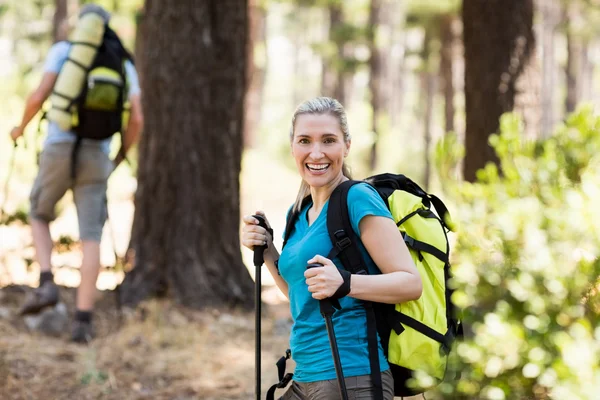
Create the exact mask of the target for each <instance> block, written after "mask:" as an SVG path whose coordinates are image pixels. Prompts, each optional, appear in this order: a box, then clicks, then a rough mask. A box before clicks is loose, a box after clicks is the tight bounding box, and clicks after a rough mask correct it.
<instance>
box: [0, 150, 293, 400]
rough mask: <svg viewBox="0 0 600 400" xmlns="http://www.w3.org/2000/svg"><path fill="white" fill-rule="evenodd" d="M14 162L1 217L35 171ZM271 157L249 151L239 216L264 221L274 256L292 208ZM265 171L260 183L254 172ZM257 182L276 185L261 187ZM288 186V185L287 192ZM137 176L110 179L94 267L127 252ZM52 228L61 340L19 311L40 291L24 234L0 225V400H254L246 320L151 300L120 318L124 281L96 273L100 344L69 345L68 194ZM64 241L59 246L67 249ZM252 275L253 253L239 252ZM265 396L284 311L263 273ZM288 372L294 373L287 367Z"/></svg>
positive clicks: (72, 264) (282, 334) (74, 255)
mask: <svg viewBox="0 0 600 400" xmlns="http://www.w3.org/2000/svg"><path fill="white" fill-rule="evenodd" d="M21 156H22V158H23V159H19V160H17V161H18V163H17V168H16V171H17V175H15V176H13V177H12V179H11V181H10V185H8V188H9V190H10V192H9V193H8V196H7V197H8V201H7V202H6V209H7V210H9V211H12V212H14V211H15V210H17V209H19V208H21V207H23V205H25V206H26V204H27V197H28V194H29V190H30V188H31V181H32V179H33V177H34V175H35V171H29V170H28V169H26V168H29V167H28V166H30V164H31V163H30V161H31V160H29V158H31V157H30V156H28V155H27V154H22V155H21ZM266 160H267V158H265V157H263V156H261V155H259V154H256V153H254V152H246V156H245V161H244V163H245V167H244V169H243V170H242V178H241V182H242V194H241V197H242V201H241V213H242V215H246V214H250V213H254V212H255V211H256V210H257V209H260V210H265V211H267V215H268V216H269V220H270V222H271V224H272V226H273V228H274V229H275V231H276V244H277V245H278V247H280V246H281V239H280V236H281V232H282V231H283V227H284V224H285V221H284V219H285V211H286V210H287V207H289V205H290V204H291V203H292V202H293V200H294V198H295V192H296V189H297V177H296V176H295V174H294V172H293V171H291V170H290V169H286V168H281V165H276V164H273V165H265V162H266ZM256 171H261V173H260V174H258V173H255V172H256ZM264 182H280V184H278V185H265V184H264ZM286 185H287V186H286ZM135 187H136V182H135V178H133V177H132V176H131V173H130V172H128V171H127V170H126V169H123V168H119V170H117V171H116V172H115V173H114V174H113V176H111V179H110V181H109V190H108V202H109V215H110V220H109V221H108V223H107V224H106V225H105V231H104V236H103V241H102V246H101V253H102V254H101V261H102V264H103V265H104V266H106V267H110V266H112V265H114V263H115V256H114V254H115V252H116V253H117V254H123V253H124V252H125V250H126V248H127V245H128V243H129V233H130V228H131V224H132V222H133V194H134V192H135ZM58 210H59V218H58V219H57V220H56V221H55V222H54V223H53V224H52V226H51V232H52V236H53V239H54V241H55V242H59V243H62V244H61V245H59V246H58V247H57V248H55V252H54V254H53V264H54V266H55V268H54V275H55V281H56V282H57V284H58V285H59V286H60V290H61V302H62V304H63V305H64V306H66V307H64V309H66V312H67V313H68V317H69V318H68V323H67V324H66V326H65V327H64V329H63V330H62V331H61V333H60V334H59V336H58V337H53V336H48V335H44V334H42V333H40V332H39V331H37V330H35V329H32V328H31V325H28V323H27V321H26V319H24V318H23V317H20V316H18V314H17V310H18V307H19V306H20V304H21V303H22V301H23V299H24V296H25V293H26V292H27V291H30V290H32V288H34V287H36V286H37V280H38V276H39V269H38V267H37V264H36V263H35V262H33V261H32V260H33V258H34V252H33V248H32V242H31V234H30V231H29V228H28V227H27V225H24V224H22V223H19V222H16V223H13V224H10V225H0V399H1V400H13V399H14V400H21V399H22V400H31V399H35V400H37V399H40V400H80V399H81V400H86V399H106V400H129V399H136V400H137V399H157V400H161V399H168V400H188V399H189V400H191V399H206V400H227V399H232V400H233V399H235V400H238V399H239V400H242V399H244V400H246V399H254V398H255V397H254V391H255V369H254V364H255V334H254V324H255V320H254V318H255V317H254V312H253V311H249V312H248V311H246V312H243V311H240V310H229V311H225V310H211V309H206V310H202V311H198V310H191V309H187V308H184V307H181V306H179V305H177V304H175V303H174V302H173V301H172V300H170V299H154V300H149V301H147V302H144V303H142V304H140V306H139V307H137V308H136V309H135V310H119V309H118V308H117V300H116V296H115V292H114V290H113V289H114V288H115V286H116V285H118V283H119V282H120V281H121V280H122V279H123V274H122V273H119V272H116V271H114V270H111V269H110V268H103V270H102V271H101V273H100V276H99V279H98V284H97V286H98V289H99V291H98V294H99V298H98V302H97V306H96V313H95V316H94V322H95V326H96V331H97V338H96V339H95V340H94V341H92V343H91V344H90V345H77V344H73V343H70V342H69V333H70V323H71V320H72V315H73V313H74V310H75V291H76V289H75V288H76V287H77V285H78V284H79V263H80V252H79V248H78V245H77V243H76V242H74V243H69V238H73V239H76V238H77V222H76V212H75V207H74V206H73V204H72V200H71V198H70V195H67V196H65V198H64V199H63V201H62V202H61V203H59V206H58ZM63 239H67V240H63ZM241 251H242V256H243V258H244V262H245V264H246V265H247V267H248V271H249V274H250V275H251V276H252V277H254V267H253V266H252V252H251V251H249V250H247V249H245V248H242V249H241ZM263 301H264V305H263V309H262V311H263V312H262V316H263V319H262V354H261V360H262V373H261V376H262V394H263V396H262V398H264V396H265V394H266V392H267V389H268V388H269V387H270V386H271V385H272V384H274V383H276V381H277V369H276V366H275V362H276V361H277V360H278V359H279V358H280V357H281V356H282V355H283V354H284V353H285V350H286V349H287V348H288V337H289V328H290V318H289V307H288V306H289V305H288V303H287V302H286V301H285V300H284V299H283V298H282V295H281V294H280V293H278V290H277V289H276V288H275V287H274V286H273V281H272V279H271V278H270V276H269V274H268V272H266V269H265V268H263ZM289 368H290V369H289V371H293V362H290V365H289Z"/></svg>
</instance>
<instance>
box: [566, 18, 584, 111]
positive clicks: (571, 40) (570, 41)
mask: <svg viewBox="0 0 600 400" xmlns="http://www.w3.org/2000/svg"><path fill="white" fill-rule="evenodd" d="M582 52H583V46H582V42H581V40H580V39H579V38H578V37H577V35H576V34H574V33H573V32H572V30H571V29H570V28H567V66H566V68H565V75H566V81H567V82H566V86H567V97H566V99H565V111H566V112H567V113H572V112H573V111H575V107H577V103H579V101H580V99H581V92H580V90H579V84H578V83H579V82H580V79H579V66H580V65H581V59H582Z"/></svg>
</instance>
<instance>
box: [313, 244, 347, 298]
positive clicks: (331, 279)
mask: <svg viewBox="0 0 600 400" xmlns="http://www.w3.org/2000/svg"><path fill="white" fill-rule="evenodd" d="M314 263H319V264H323V266H322V267H319V268H309V269H307V270H306V271H304V277H305V278H306V284H307V285H308V291H309V292H311V293H312V297H313V298H314V299H317V300H323V299H326V298H328V297H331V296H333V294H334V293H335V292H336V291H337V290H338V288H339V287H340V286H341V285H342V283H344V279H343V278H342V275H340V271H339V270H338V269H337V267H336V266H335V264H334V263H333V261H331V260H330V259H328V258H325V257H323V256H320V255H318V254H317V255H316V256H314V257H313V258H311V259H310V260H308V264H314Z"/></svg>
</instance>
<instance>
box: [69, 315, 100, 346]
mask: <svg viewBox="0 0 600 400" xmlns="http://www.w3.org/2000/svg"><path fill="white" fill-rule="evenodd" d="M94 336H95V335H94V327H93V326H92V323H91V322H84V321H74V322H73V329H72V330H71V341H72V342H75V343H83V344H87V343H89V342H91V341H92V339H93V338H94Z"/></svg>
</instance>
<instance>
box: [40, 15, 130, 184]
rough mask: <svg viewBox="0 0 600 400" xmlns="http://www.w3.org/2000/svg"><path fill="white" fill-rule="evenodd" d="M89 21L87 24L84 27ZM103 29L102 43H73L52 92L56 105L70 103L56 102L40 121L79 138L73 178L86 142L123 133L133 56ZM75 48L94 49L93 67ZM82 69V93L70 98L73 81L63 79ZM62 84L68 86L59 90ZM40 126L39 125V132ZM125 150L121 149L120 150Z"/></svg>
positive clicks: (113, 36)
mask: <svg viewBox="0 0 600 400" xmlns="http://www.w3.org/2000/svg"><path fill="white" fill-rule="evenodd" d="M87 22H88V21H84V22H82V24H83V23H87ZM92 22H93V21H92ZM83 28H85V26H83ZM102 29H103V33H102V40H101V42H100V43H99V44H94V43H93V42H91V41H90V42H85V41H72V42H71V43H72V48H71V50H70V52H69V57H68V58H67V61H66V62H65V65H64V66H63V70H61V72H60V74H59V78H58V79H57V83H56V84H55V87H54V89H53V93H52V95H53V97H54V99H55V102H60V103H61V104H65V103H66V105H64V106H58V105H57V104H54V102H53V105H52V108H51V109H50V110H49V111H48V112H47V113H44V114H43V115H42V118H41V119H40V125H41V122H42V120H43V119H45V118H48V119H50V120H52V121H55V122H57V123H58V124H59V126H61V127H62V128H63V129H65V128H68V129H70V130H71V131H73V132H74V133H75V134H76V135H77V140H76V141H75V145H74V146H73V151H72V156H71V177H72V178H75V174H76V165H77V155H78V151H79V148H80V147H81V141H82V140H83V139H92V140H104V139H108V138H110V137H111V136H112V135H114V134H115V133H118V132H119V133H121V134H122V127H123V113H124V111H125V103H126V100H127V97H126V96H127V90H128V85H127V75H126V72H125V62H126V61H127V60H129V61H130V62H132V63H133V57H132V56H131V54H130V53H129V52H128V51H127V49H125V47H124V46H123V44H122V43H121V40H120V39H119V37H118V36H117V34H116V33H115V32H114V31H113V30H112V29H110V27H109V26H108V25H106V24H105V25H104V26H103V27H102ZM88 30H89V29H88ZM84 34H85V32H84ZM73 46H79V47H81V46H83V47H88V48H92V49H93V51H95V55H94V56H93V61H92V62H91V64H89V63H88V64H86V65H87V66H86V65H84V64H82V63H81V62H79V61H77V59H76V56H75V55H74V54H71V53H72V52H73V51H74V48H73ZM79 50H80V49H79ZM82 54H85V53H82V52H81V51H79V52H78V55H79V57H82ZM92 54H93V53H92ZM88 60H89V59H88ZM73 68H75V69H73ZM77 69H78V70H79V71H77ZM82 70H83V72H84V75H83V84H81V86H80V87H81V90H79V92H78V93H73V94H72V95H70V96H69V95H66V94H65V93H70V92H69V90H72V88H70V87H69V86H67V85H69V84H71V83H70V82H69V79H63V78H64V77H63V76H62V74H63V72H64V71H68V72H67V73H70V74H73V75H75V74H76V75H77V76H78V77H80V76H81V71H82ZM73 79H76V76H73ZM61 85H64V86H65V87H59V86H61ZM64 113H69V114H70V116H71V117H70V121H65V119H64ZM69 114H67V115H69ZM40 125H38V131H39V130H40ZM122 148H123V147H122V146H121V150H120V151H122Z"/></svg>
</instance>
